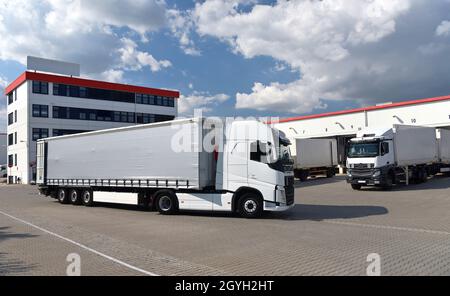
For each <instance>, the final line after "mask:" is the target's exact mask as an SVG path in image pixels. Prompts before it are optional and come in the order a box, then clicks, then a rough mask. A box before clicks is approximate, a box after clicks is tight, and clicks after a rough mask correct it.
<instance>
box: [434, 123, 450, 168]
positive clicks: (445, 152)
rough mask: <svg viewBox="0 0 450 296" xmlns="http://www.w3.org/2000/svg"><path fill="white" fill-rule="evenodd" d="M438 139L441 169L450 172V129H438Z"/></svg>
mask: <svg viewBox="0 0 450 296" xmlns="http://www.w3.org/2000/svg"><path fill="white" fill-rule="evenodd" d="M436 138H437V141H438V155H439V162H440V163H441V164H442V165H441V169H440V171H441V172H442V173H450V130H447V129H442V128H440V129H436Z"/></svg>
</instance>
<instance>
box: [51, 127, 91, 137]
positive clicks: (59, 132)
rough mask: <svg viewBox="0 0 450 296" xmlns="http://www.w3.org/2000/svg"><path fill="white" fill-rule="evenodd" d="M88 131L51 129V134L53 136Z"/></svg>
mask: <svg viewBox="0 0 450 296" xmlns="http://www.w3.org/2000/svg"><path fill="white" fill-rule="evenodd" d="M87 132H90V131H86V130H70V129H53V131H52V135H53V137H58V136H64V135H73V134H79V133H87Z"/></svg>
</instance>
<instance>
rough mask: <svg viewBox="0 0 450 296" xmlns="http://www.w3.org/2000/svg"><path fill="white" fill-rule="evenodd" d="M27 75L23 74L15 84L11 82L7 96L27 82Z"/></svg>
mask: <svg viewBox="0 0 450 296" xmlns="http://www.w3.org/2000/svg"><path fill="white" fill-rule="evenodd" d="M26 74H27V72H24V73H22V75H20V76H19V77H17V78H16V80H14V81H13V82H11V84H10V85H8V86H7V87H6V88H5V95H7V94H9V93H10V92H12V91H13V90H15V89H16V88H18V87H19V86H20V85H22V83H24V82H25V81H27V79H26Z"/></svg>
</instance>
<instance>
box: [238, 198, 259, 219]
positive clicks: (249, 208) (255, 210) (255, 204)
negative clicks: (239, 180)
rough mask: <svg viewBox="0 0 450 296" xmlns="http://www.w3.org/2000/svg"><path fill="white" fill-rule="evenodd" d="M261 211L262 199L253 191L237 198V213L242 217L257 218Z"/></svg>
mask: <svg viewBox="0 0 450 296" xmlns="http://www.w3.org/2000/svg"><path fill="white" fill-rule="evenodd" d="M262 213H263V201H262V199H261V198H260V197H259V196H258V195H257V194H255V193H253V192H249V193H244V195H242V197H241V198H240V199H239V215H240V216H241V217H243V218H258V217H261V215H262Z"/></svg>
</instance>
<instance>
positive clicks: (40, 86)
mask: <svg viewBox="0 0 450 296" xmlns="http://www.w3.org/2000/svg"><path fill="white" fill-rule="evenodd" d="M33 93H35V94H44V95H48V82H43V81H33Z"/></svg>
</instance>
